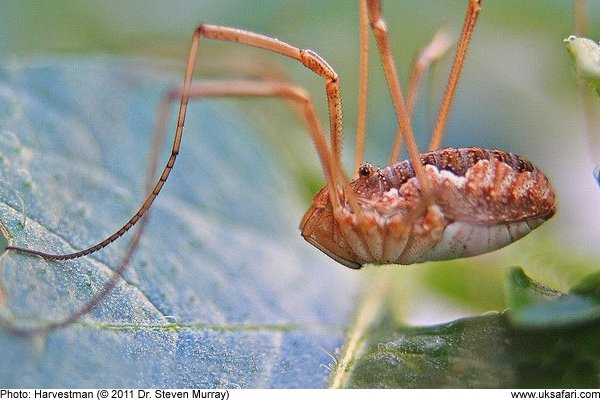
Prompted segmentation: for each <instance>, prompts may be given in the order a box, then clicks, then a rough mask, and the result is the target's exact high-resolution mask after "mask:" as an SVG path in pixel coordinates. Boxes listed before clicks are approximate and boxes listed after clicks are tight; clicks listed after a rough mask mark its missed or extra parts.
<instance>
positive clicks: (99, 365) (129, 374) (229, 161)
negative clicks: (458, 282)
mask: <svg viewBox="0 0 600 400" xmlns="http://www.w3.org/2000/svg"><path fill="white" fill-rule="evenodd" d="M154 64H155V63H154V62H153V61H151V60H144V59H129V60H124V61H123V60H121V61H117V60H115V59H113V58H110V57H108V58H103V57H91V58H71V59H61V60H43V61H39V62H37V63H32V64H29V65H21V64H18V63H13V64H11V65H10V67H6V68H4V69H0V178H1V180H2V186H1V188H0V220H1V222H2V224H3V227H4V228H3V229H4V232H5V234H6V235H7V236H8V237H9V239H10V241H11V243H13V244H14V245H17V246H23V247H28V248H34V249H39V250H43V251H48V252H58V253H62V252H71V251H73V250H77V249H82V248H85V247H86V246H89V245H91V244H93V243H95V242H97V241H99V240H101V239H103V238H104V237H106V236H107V235H108V234H110V233H112V232H113V231H114V230H116V229H117V228H118V227H120V226H121V225H122V224H123V223H124V222H125V221H126V220H127V219H128V218H129V217H130V216H131V215H132V214H133V213H134V212H135V210H136V209H137V207H139V205H140V204H141V201H142V198H143V193H142V192H143V189H142V186H143V180H144V173H145V167H146V165H147V162H148V160H147V154H148V151H149V148H150V143H151V132H152V128H153V124H154V118H155V113H156V111H157V107H158V103H159V101H160V100H161V96H162V95H163V93H165V91H166V90H167V89H168V88H171V87H174V86H176V85H177V84H179V82H180V80H181V78H180V77H179V76H178V75H177V76H175V75H172V74H170V73H165V72H164V71H162V70H161V69H159V68H157V67H153V65H154ZM173 110H175V105H174V106H173ZM189 110H190V112H189V114H188V117H187V119H186V129H185V134H184V138H183V144H182V150H181V154H180V158H179V159H178V161H177V164H176V166H175V169H174V171H173V173H172V174H171V177H170V179H169V181H168V182H167V184H166V186H165V188H164V191H163V192H162V193H161V195H160V196H159V198H158V200H157V203H155V206H154V207H153V210H152V215H151V220H150V223H149V226H148V229H147V231H146V234H145V235H144V237H143V239H142V242H141V245H140V248H139V251H138V252H137V254H136V257H135V258H134V260H133V262H132V265H131V267H130V269H129V270H128V271H127V272H126V273H125V274H124V277H123V279H122V281H121V282H120V283H119V284H118V286H117V287H116V288H115V289H114V290H113V292H112V293H111V294H110V295H109V296H108V297H107V298H106V299H105V300H104V301H103V302H102V303H101V304H100V305H99V306H98V307H96V308H95V309H94V310H93V311H92V312H91V313H90V314H89V315H86V316H85V317H84V318H82V319H81V320H80V321H78V322H77V323H75V324H73V325H71V326H69V327H67V328H66V329H63V330H59V331H56V332H52V333H49V334H47V335H44V336H43V337H20V336H16V335H15V334H13V333H11V332H10V331H9V330H7V329H2V327H1V326H0V347H1V348H2V357H0V386H2V387H103V386H110V387H115V386H117V387H119V386H134V387H139V386H152V387H174V386H177V387H208V386H210V387H215V386H218V387H322V386H323V385H324V384H325V382H326V380H327V378H328V370H327V369H326V368H324V367H323V366H322V365H324V364H327V362H328V360H329V359H330V357H329V355H328V354H333V353H335V351H336V349H337V348H338V347H340V346H341V343H342V340H343V334H344V328H345V326H347V324H348V319H349V316H350V315H351V312H352V310H353V303H354V300H355V299H356V298H357V295H358V289H359V285H358V284H357V278H358V277H359V276H360V275H359V274H357V273H356V272H353V271H349V270H346V269H345V268H342V267H340V266H339V265H337V264H336V263H334V262H332V261H330V260H329V259H328V258H327V257H325V256H323V255H322V254H321V253H320V252H318V251H317V250H315V249H313V248H312V247H311V246H309V245H308V244H307V243H305V242H304V241H303V240H302V239H301V237H300V235H299V232H298V228H297V224H298V221H299V219H300V217H301V216H302V210H301V207H300V206H299V204H298V202H297V201H296V200H295V197H294V195H293V188H292V186H291V185H290V184H289V176H287V175H286V172H285V171H282V170H280V168H279V167H278V165H277V164H276V163H275V162H274V161H273V157H272V156H271V154H270V153H269V149H268V147H267V146H266V145H265V144H264V143H263V142H262V140H261V138H260V135H257V134H256V133H255V132H253V131H252V130H251V129H249V123H248V121H245V120H244V119H243V118H242V117H241V116H240V114H241V113H242V111H240V110H238V109H235V108H233V107H232V106H231V105H230V104H228V103H224V102H219V101H214V100H212V101H198V102H192V103H191V105H190V109H189ZM173 114H175V112H173ZM169 126H170V127H171V128H170V129H169V133H171V131H172V130H173V129H172V128H173V127H174V120H172V121H171V123H170V125H169ZM307 140H308V138H307ZM165 156H166V153H165V154H163V157H162V160H166V158H165ZM161 162H164V161H161ZM127 240H128V239H127V238H124V239H122V240H119V241H118V242H116V243H115V244H113V245H111V246H109V247H108V248H107V249H105V250H103V251H101V252H98V253H95V254H94V255H92V256H90V257H85V258H82V259H77V260H73V261H67V262H50V261H44V260H42V259H40V258H38V257H31V256H26V255H22V254H16V253H15V252H9V253H5V254H4V255H3V256H2V259H1V261H2V264H1V269H0V279H1V281H0V284H1V285H2V286H1V288H0V289H1V291H0V312H1V313H2V316H3V317H4V318H6V319H8V320H10V321H12V322H14V323H15V324H19V325H23V324H24V325H35V324H40V323H46V322H50V321H56V320H60V319H61V318H63V317H64V316H66V315H68V314H69V313H71V312H73V311H75V310H77V309H79V307H81V306H82V305H83V304H84V303H85V302H87V301H88V300H89V299H90V298H91V297H92V296H93V295H94V293H96V292H97V291H98V290H99V289H100V287H102V285H103V284H104V282H106V279H107V278H108V276H109V275H110V274H111V272H112V269H113V268H115V266H116V265H118V263H119V261H120V259H121V257H122V255H123V252H124V249H125V247H126V246H127ZM5 324H6V322H5ZM5 327H6V326H5Z"/></svg>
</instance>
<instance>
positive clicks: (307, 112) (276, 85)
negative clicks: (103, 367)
mask: <svg viewBox="0 0 600 400" xmlns="http://www.w3.org/2000/svg"><path fill="white" fill-rule="evenodd" d="M181 95H182V91H181V90H171V91H169V92H168V93H167V95H166V96H165V97H164V99H163V101H162V103H161V109H160V111H159V114H158V115H159V117H158V119H157V129H156V130H155V139H154V144H155V145H156V144H157V143H162V142H164V136H165V132H166V122H167V119H168V110H169V106H170V103H171V102H172V101H173V100H176V99H179V98H180V97H181ZM188 96H189V97H190V98H205V97H244V96H245V97H272V98H281V99H288V100H292V101H294V102H295V103H296V104H297V105H298V107H299V108H300V110H301V111H302V115H303V117H304V120H305V122H306V124H307V125H308V127H309V130H310V133H311V136H312V138H313V141H314V143H315V147H316V148H317V152H318V154H319V158H320V160H321V164H322V165H323V166H324V167H323V169H324V171H327V169H326V167H325V166H326V165H327V163H328V161H329V160H330V158H331V154H330V152H329V149H328V147H327V141H326V140H325V135H324V134H323V129H322V127H321V124H320V122H319V117H318V115H317V112H316V110H315V107H314V104H313V101H312V99H311V98H310V96H309V95H308V94H307V93H306V92H305V91H304V90H303V89H302V88H300V87H298V86H295V85H293V84H290V83H287V82H281V81H263V82H261V81H224V82H215V83H212V84H207V85H203V86H198V87H192V88H190V89H189V90H188ZM158 154H159V151H157V149H156V148H155V147H154V148H153V150H152V157H157V156H158ZM155 166H156V161H154V160H151V163H150V168H149V169H148V175H149V176H152V175H154V172H155ZM150 179H151V178H150ZM147 182H148V180H147ZM147 220H148V219H147V218H142V219H141V220H140V222H139V224H138V225H137V227H138V229H137V230H136V231H135V233H134V236H133V238H132V239H131V242H130V244H129V247H128V248H127V250H126V253H125V255H124V257H123V259H122V260H121V262H120V263H119V266H118V267H117V268H116V269H115V271H114V272H113V274H112V275H111V276H110V278H109V279H108V281H107V282H106V283H105V284H104V286H103V287H102V289H101V290H100V291H99V292H98V293H96V294H95V295H94V297H93V298H92V299H91V300H90V301H88V302H87V303H86V304H85V305H84V306H83V307H81V308H80V309H79V310H77V311H76V312H75V313H73V314H71V315H69V316H67V317H65V318H64V319H62V320H60V321H57V322H53V323H50V324H47V325H44V326H41V327H34V328H21V327H17V326H14V325H12V324H10V323H9V321H5V322H6V325H7V326H8V329H9V330H10V331H12V332H14V333H18V334H39V333H44V332H48V331H51V330H55V329H60V328H62V327H65V326H67V325H69V324H71V323H72V322H74V321H76V320H78V319H79V318H81V317H82V316H84V315H86V314H87V313H88V312H90V311H91V310H92V309H93V308H94V307H96V306H97V305H98V304H99V303H100V302H101V301H102V300H103V299H104V297H106V295H108V294H109V293H110V291H111V290H112V289H113V288H114V287H115V285H116V284H117V283H118V282H119V279H120V277H121V275H122V274H123V273H124V272H125V270H126V268H127V266H128V265H129V262H130V261H131V258H132V257H133V254H134V252H135V250H136V248H137V246H138V244H139V241H140V239H141V237H142V234H143V232H144V229H145V226H146V221H147ZM17 249H18V250H20V249H19V248H17ZM24 251H25V252H30V251H29V250H27V249H26V250H24Z"/></svg>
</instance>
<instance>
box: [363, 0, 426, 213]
mask: <svg viewBox="0 0 600 400" xmlns="http://www.w3.org/2000/svg"><path fill="white" fill-rule="evenodd" d="M364 1H366V2H367V8H368V12H369V22H370V24H371V29H372V30H373V34H374V35H375V40H376V41H377V47H378V49H379V56H380V58H381V62H382V64H383V70H384V72H385V77H386V80H387V83H388V87H389V89H390V94H391V96H392V101H393V103H394V107H395V109H396V114H397V116H398V125H399V126H400V129H401V130H402V135H403V137H404V141H405V142H406V147H407V149H408V154H409V156H410V160H411V162H412V165H413V169H414V170H415V175H416V176H417V179H418V180H419V183H420V185H421V192H422V195H423V197H424V198H425V200H426V202H427V203H428V204H431V190H430V184H429V181H428V179H427V176H426V175H425V170H424V168H423V165H421V157H420V155H419V150H418V149H417V144H416V142H415V134H414V132H413V128H412V124H411V121H410V118H409V116H408V112H407V110H406V106H405V104H406V103H405V102H404V97H403V95H402V89H401V88H400V82H399V81H398V74H397V71H396V65H395V63H394V58H393V56H392V49H391V47H390V40H389V36H388V32H387V27H386V25H385V22H384V21H383V20H382V19H381V4H380V1H379V0H364Z"/></svg>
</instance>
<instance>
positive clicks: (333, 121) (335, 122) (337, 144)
mask: <svg viewBox="0 0 600 400" xmlns="http://www.w3.org/2000/svg"><path fill="white" fill-rule="evenodd" d="M201 37H206V38H208V39H213V40H221V41H227V42H238V43H243V44H246V45H250V46H254V47H258V48H261V49H265V50H270V51H273V52H276V53H279V54H281V55H284V56H287V57H290V58H292V59H295V60H297V61H300V62H301V63H302V64H303V65H304V66H305V67H307V68H308V69H310V70H311V71H313V72H314V73H316V74H318V75H320V76H322V77H324V78H325V81H326V84H325V90H326V94H327V100H328V107H329V121H330V134H331V139H330V142H331V143H330V145H331V149H332V150H331V153H332V156H331V157H328V156H327V155H324V154H320V155H319V156H320V157H321V158H323V157H328V159H327V160H326V162H324V173H325V177H326V179H327V180H328V185H329V186H330V188H331V189H332V190H331V191H330V194H331V197H332V204H333V206H334V207H336V208H339V207H340V206H341V202H340V198H339V193H338V190H337V188H345V187H346V186H347V185H346V178H345V176H344V175H343V172H342V168H341V161H340V158H341V154H340V153H341V143H342V109H341V96H340V89H339V79H338V75H337V73H336V72H335V71H334V70H333V68H331V67H330V66H329V64H327V62H326V61H325V60H323V59H322V58H321V57H320V56H319V55H318V54H316V53H315V52H313V51H311V50H302V49H299V48H297V47H294V46H291V45H289V44H287V43H284V42H281V41H279V40H277V39H273V38H269V37H267V36H263V35H259V34H256V33H252V32H247V31H243V30H239V29H234V28H228V27H222V26H215V25H201V26H200V27H198V28H197V29H196V30H195V31H194V35H193V36H192V44H191V46H190V52H189V56H188V62H187V67H186V71H185V78H184V83H183V89H182V96H181V103H180V107H179V115H178V118H177V128H176V130H175V138H174V140H173V147H172V150H171V155H170V157H169V160H168V161H167V164H166V165H165V167H164V169H163V172H162V174H161V176H160V178H159V180H158V182H157V183H156V185H155V186H154V188H153V190H152V192H151V193H150V194H149V195H148V197H147V198H146V200H145V201H144V203H143V204H142V206H141V207H140V209H139V210H138V212H137V213H136V214H135V215H134V216H133V217H132V218H131V219H130V220H129V221H128V222H127V223H126V224H125V225H123V226H122V227H121V228H120V229H119V230H118V231H116V232H115V233H113V234H112V235H111V236H109V237H108V238H106V239H105V240H103V241H101V242H99V243H98V244H96V245H94V246H91V247H89V248H87V249H84V250H81V251H78V252H74V253H69V254H50V253H45V252H42V251H37V250H32V249H24V248H20V247H15V246H7V247H6V249H7V250H17V251H20V252H23V253H28V254H33V255H37V256H41V257H43V258H45V259H51V260H70V259H74V258H78V257H83V256H86V255H89V254H92V253H94V252H96V251H98V250H100V249H102V248H104V247H106V246H108V245H109V244H110V243H112V242H114V241H115V240H117V239H118V238H119V237H121V236H123V235H124V234H125V233H126V232H127V231H128V230H129V229H130V228H131V227H132V226H134V225H135V224H136V223H137V221H138V220H139V219H140V218H141V217H142V216H143V215H144V214H145V213H146V212H147V211H148V209H149V208H150V206H151V205H152V203H153V202H154V200H155V199H156V197H157V196H158V194H159V193H160V191H161V190H162V188H163V186H164V184H165V182H166V180H167V178H168V177H169V174H170V173H171V170H172V169H173V165H174V164H175V160H176V159H177V155H178V154H179V149H180V146H181V138H182V134H183V126H184V123H185V114H186V110H187V103H188V101H189V93H190V87H191V82H192V77H193V74H194V66H195V61H196V58H197V53H198V45H199V42H200V38H201ZM315 142H317V139H316V138H315ZM345 191H346V192H347V190H345ZM350 198H351V196H350ZM350 200H352V199H350ZM352 203H355V201H352ZM353 208H354V209H356V208H357V207H356V206H355V205H353Z"/></svg>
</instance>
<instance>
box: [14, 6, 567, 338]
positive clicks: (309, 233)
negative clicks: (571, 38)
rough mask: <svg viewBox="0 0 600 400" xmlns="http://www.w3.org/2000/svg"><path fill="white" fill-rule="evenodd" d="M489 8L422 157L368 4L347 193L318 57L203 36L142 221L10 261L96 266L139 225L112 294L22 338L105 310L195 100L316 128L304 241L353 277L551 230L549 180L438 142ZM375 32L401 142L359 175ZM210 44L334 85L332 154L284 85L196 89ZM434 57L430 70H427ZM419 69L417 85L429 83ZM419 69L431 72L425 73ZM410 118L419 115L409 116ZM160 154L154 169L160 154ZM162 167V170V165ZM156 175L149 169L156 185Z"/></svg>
mask: <svg viewBox="0 0 600 400" xmlns="http://www.w3.org/2000/svg"><path fill="white" fill-rule="evenodd" d="M480 7H481V1H479V0H470V1H469V4H468V7H467V13H466V17H465V21H464V25H463V29H462V33H461V36H460V39H459V43H458V46H457V50H456V55H455V58H454V62H453V66H452V68H451V71H450V76H449V79H448V84H447V88H446V91H445V93H444V96H443V99H442V103H441V106H440V111H439V114H438V118H437V121H436V123H435V127H434V131H433V134H432V139H431V144H430V152H428V153H424V154H419V152H418V150H417V146H416V143H415V139H414V133H413V129H412V126H411V121H410V115H409V114H410V112H412V111H411V110H412V104H413V103H414V97H415V93H416V92H417V90H416V89H417V86H418V84H419V83H418V82H419V79H414V80H413V79H411V84H410V87H409V99H408V101H407V102H405V99H404V97H403V94H402V91H401V89H400V83H399V80H398V76H397V73H396V67H395V65H394V59H393V57H392V52H391V47H390V42H389V37H388V33H387V28H386V25H385V23H384V21H383V20H382V19H381V17H380V10H381V5H380V1H378V0H362V1H360V20H361V23H360V38H361V39H360V40H361V43H360V49H361V51H360V83H359V86H360V93H359V105H358V115H359V122H358V129H357V138H356V143H357V145H356V156H355V160H356V161H355V170H356V171H357V178H356V179H355V180H353V181H351V182H350V181H349V180H348V178H347V177H346V176H345V175H344V173H343V171H342V166H341V161H340V158H341V157H340V156H341V154H340V153H341V143H342V110H341V97H340V89H339V78H338V75H337V73H336V72H335V71H334V70H333V69H332V68H331V67H330V66H329V64H327V62H326V61H325V60H324V59H323V58H321V57H320V56H319V55H318V54H316V53H315V52H313V51H311V50H304V49H299V48H297V47H294V46H292V45H289V44H287V43H285V42H282V41H279V40H277V39H273V38H270V37H266V36H263V35H259V34H256V33H252V32H247V31H242V30H239V29H233V28H228V27H223V26H215V25H202V26H200V27H198V28H197V29H196V30H195V32H194V35H193V38H192V43H191V47H190V52H189V57H188V62H187V67H186V71H185V79H184V83H183V88H182V89H181V90H176V91H172V92H171V93H169V94H168V95H167V96H166V99H165V101H164V102H163V106H162V108H161V110H162V112H161V113H160V115H159V122H158V124H157V127H158V128H157V133H156V134H155V135H156V136H157V137H158V138H159V139H158V140H157V141H155V143H157V142H158V143H160V142H161V140H160V137H161V135H164V131H165V129H166V120H167V114H168V111H167V110H168V106H167V105H168V104H169V102H170V101H172V100H173V99H176V98H180V99H181V104H180V110H179V116H178V120H177V128H176V131H175V139H174V143H173V148H172V152H171V156H170V157H169V160H168V162H167V164H166V166H165V167H164V169H163V172H162V174H161V176H160V179H159V180H158V182H157V183H156V184H155V186H154V188H153V189H152V190H151V192H150V194H149V195H148V197H147V198H146V200H145V202H144V203H143V205H142V206H141V208H140V209H139V211H138V212H137V213H136V214H135V215H134V216H133V217H132V218H131V219H130V220H129V221H128V222H127V223H126V224H125V225H124V226H123V227H122V228H121V229H119V230H118V231H117V232H115V233H114V234H112V235H111V236H110V237H108V238H107V239H105V240H103V241H102V242H100V243H98V244H96V245H94V246H92V247H90V248H87V249H85V250H81V251H78V252H75V253H71V254H48V253H44V252H41V251H37V250H32V249H24V248H19V247H15V246H8V247H7V249H9V250H13V251H19V252H22V253H28V254H32V255H36V256H41V257H43V258H45V259H50V260H69V259H73V258H78V257H82V256H86V255H89V254H91V253H93V252H95V251H97V250H99V249H101V248H103V247H105V246H107V245H109V244H110V243H112V242H113V241H115V240H116V239H118V238H119V237H121V236H122V235H123V234H124V233H125V232H127V231H128V230H129V229H130V228H131V227H132V226H133V225H134V224H136V222H138V221H140V220H141V222H140V224H139V225H141V226H140V227H139V228H138V230H137V231H136V232H135V234H134V236H133V238H132V241H131V243H130V245H129V247H128V249H127V252H126V255H125V256H124V258H123V260H122V262H121V264H120V265H119V266H118V268H117V269H116V270H115V272H114V274H113V275H112V276H111V278H110V279H109V281H108V282H107V283H106V284H105V286H104V288H103V289H102V290H101V291H100V292H99V293H97V294H96V295H95V296H94V297H93V298H92V299H91V300H90V301H89V302H88V303H87V304H86V305H85V306H83V307H82V308H81V309H80V310H79V311H77V312H75V313H74V314H72V315H70V316H68V317H67V318H65V319H64V320H62V321H58V322H55V323H52V324H49V325H46V326H43V327H38V328H32V329H29V328H27V329H24V328H18V327H13V328H12V329H13V330H14V331H17V332H21V333H32V332H44V331H48V330H51V329H56V328H59V327H63V326H65V325H67V324H69V323H71V322H73V321H75V320H76V319H78V318H80V317H81V316H83V315H85V314H86V313H88V312H89V311H90V310H91V309H92V308H93V307H95V306H96V305H97V304H98V303H99V302H100V301H101V300H102V298H103V297H104V296H106V294H107V293H108V292H110V290H111V289H112V288H113V287H114V285H115V284H116V283H117V281H118V279H119V277H120V274H122V273H123V271H124V270H125V268H126V266H127V265H128V263H129V261H130V259H131V257H132V254H133V252H134V251H135V248H136V246H137V244H138V242H139V240H140V237H141V236H142V232H143V228H144V226H145V221H146V219H145V218H144V219H142V216H143V215H144V214H145V213H146V212H147V211H148V210H149V209H150V206H151V205H152V203H153V202H154V200H155V199H156V197H157V196H158V194H159V193H160V191H161V189H162V187H163V185H164V184H165V182H166V180H167V178H168V176H169V174H170V172H171V170H172V169H173V165H174V164H175V160H176V158H177V154H178V153H179V149H180V145H181V137H182V133H183V125H184V120H185V114H186V109H187V103H188V100H189V98H190V97H216V96H254V97H275V98H281V99H290V100H292V101H294V102H295V103H296V104H297V106H298V107H299V109H300V110H301V111H302V115H303V117H304V119H305V121H306V124H307V125H308V128H309V131H310V134H311V136H312V139H313V141H314V144H315V147H316V150H317V153H318V156H319V160H320V163H321V167H322V169H323V174H324V176H325V180H326V185H325V187H323V188H322V189H321V190H320V191H319V192H318V193H317V194H316V195H315V197H314V199H313V203H312V205H311V207H310V208H309V210H308V211H307V212H306V214H305V215H304V217H303V219H302V222H301V223H300V229H301V231H302V236H303V237H304V238H305V239H306V240H307V241H308V242H310V243H311V244H313V245H314V246H316V247H317V248H318V249H320V250H321V251H323V252H324V253H325V254H327V255H328V256H330V257H331V258H333V259H334V260H336V261H338V262H339V263H341V264H343V265H345V266H347V267H350V268H361V267H362V266H363V265H364V264H412V263H417V262H423V261H427V260H445V259H452V258H458V257H466V256H472V255H476V254H481V253H485V252H489V251H492V250H495V249H498V248H500V247H503V246H505V245H507V244H509V243H511V242H513V241H515V240H517V239H519V238H521V237H523V236H524V235H526V234H527V233H529V231H530V230H531V229H533V228H535V227H537V226H539V225H540V224H541V223H542V222H544V221H545V220H547V219H549V218H550V217H551V216H552V215H553V214H554V210H555V206H554V192H553V190H552V188H551V186H550V183H549V181H548V179H547V178H546V177H545V176H544V174H543V173H542V172H541V171H540V170H538V169H537V168H536V167H535V166H533V165H532V164H531V163H530V162H529V161H527V160H525V159H523V158H521V157H519V156H516V155H513V154H510V153H505V152H503V151H499V150H485V149H479V148H462V149H450V148H448V149H443V150H440V149H439V147H440V142H441V139H442V135H443V132H444V128H445V125H446V120H447V118H448V114H449V111H450V108H451V105H452V100H453V97H454V93H455V91H456V87H457V84H458V81H459V77H460V73H461V70H462V66H463V64H464V61H465V57H466V54H467V49H468V45H469V42H470V40H471V36H472V33H473V30H474V27H475V23H476V20H477V17H478V15H479V12H480ZM369 27H370V29H371V30H372V31H373V34H374V36H375V40H376V43H377V47H378V51H379V55H380V58H381V62H382V64H383V69H384V73H385V76H386V79H387V83H388V87H389V90H390V93H391V97H392V100H393V103H394V107H395V110H396V114H397V117H398V126H399V130H398V133H397V136H396V139H395V141H394V145H393V146H392V152H391V155H390V164H391V165H389V166H387V167H385V168H382V169H375V168H374V167H372V166H371V165H369V164H362V165H361V164H360V163H361V162H362V158H363V143H364V135H365V115H366V109H367V101H366V93H367V77H368V70H367V64H368V63H367V59H368V36H369ZM201 38H206V39H213V40H221V41H225V42H237V43H241V44H245V45H249V46H254V47H258V48H261V49H264V50H270V51H272V52H275V53H278V54H281V55H283V56H286V57H289V58H291V59H293V60H296V61H298V62H300V63H301V64H302V65H304V66H305V67H306V68H308V69H310V70H311V71H312V72H314V73H315V74H317V75H319V76H321V77H323V78H324V79H325V91H326V95H327V102H328V108H329V131H330V140H329V143H328V142H327V139H326V137H325V134H324V130H323V128H322V126H321V124H320V121H319V118H318V117H317V114H316V111H315V108H314V105H313V102H312V100H311V98H310V97H309V95H308V94H307V93H306V92H305V91H304V90H303V89H301V88H300V87H298V86H295V85H293V84H290V83H287V82H282V81H234V82H224V83H220V84H218V85H207V86H200V87H192V76H193V72H194V64H195V61H196V58H197V53H198V45H199V42H200V39H201ZM427 57H428V55H424V56H423V57H422V59H421V61H424V62H425V64H426V63H427V62H428V60H427ZM421 67H422V65H420V64H419V62H417V63H416V64H415V67H414V68H413V75H418V73H419V71H421V72H422V68H421ZM420 68H421V69H420ZM409 109H410V111H409ZM402 139H403V140H404V142H405V143H406V145H407V150H408V154H409V157H410V160H409V161H402V162H399V163H396V160H397V158H398V154H399V152H400V143H401V140H402ZM156 147H157V146H156V145H155V148H154V155H155V157H154V159H156V158H157V154H158V151H157V150H156ZM154 163H155V161H154V162H153V165H154ZM153 172H154V168H150V175H153Z"/></svg>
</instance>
